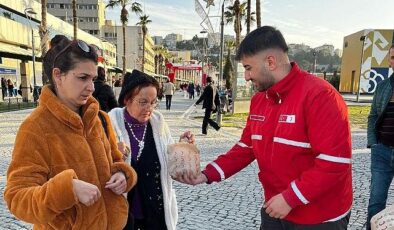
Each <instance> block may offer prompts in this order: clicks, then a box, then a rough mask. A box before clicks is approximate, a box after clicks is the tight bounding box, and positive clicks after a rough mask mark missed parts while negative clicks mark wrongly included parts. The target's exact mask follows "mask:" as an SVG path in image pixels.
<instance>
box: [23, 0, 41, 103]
mask: <svg viewBox="0 0 394 230" xmlns="http://www.w3.org/2000/svg"><path fill="white" fill-rule="evenodd" d="M32 14H33V15H35V14H37V13H36V12H35V11H34V10H33V8H30V7H29V8H26V9H25V16H26V17H27V19H29V20H28V21H29V25H30V29H31V46H32V48H31V49H32V59H33V86H34V87H33V99H34V101H37V99H38V93H37V82H36V53H35V47H34V30H33V26H32V24H31V21H32V18H31V16H30V15H32Z"/></svg>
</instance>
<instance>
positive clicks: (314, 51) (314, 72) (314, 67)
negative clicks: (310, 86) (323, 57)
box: [312, 50, 317, 75]
mask: <svg viewBox="0 0 394 230" xmlns="http://www.w3.org/2000/svg"><path fill="white" fill-rule="evenodd" d="M312 54H313V57H314V58H315V60H314V63H313V74H315V75H316V56H317V53H316V50H313V53H312Z"/></svg>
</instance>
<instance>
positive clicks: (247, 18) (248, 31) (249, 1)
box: [246, 0, 252, 34]
mask: <svg viewBox="0 0 394 230" xmlns="http://www.w3.org/2000/svg"><path fill="white" fill-rule="evenodd" d="M251 6H252V0H248V5H247V7H246V8H247V15H246V33H247V34H248V33H250V23H251V20H250V17H251V15H250V13H251V12H250V10H251Z"/></svg>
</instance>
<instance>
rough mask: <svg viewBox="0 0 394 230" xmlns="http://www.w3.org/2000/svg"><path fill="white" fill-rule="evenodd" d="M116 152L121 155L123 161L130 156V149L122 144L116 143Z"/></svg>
mask: <svg viewBox="0 0 394 230" xmlns="http://www.w3.org/2000/svg"><path fill="white" fill-rule="evenodd" d="M118 150H119V151H120V152H121V153H122V155H123V160H124V161H125V160H126V159H127V157H128V156H129V155H130V152H131V151H130V148H129V146H127V145H126V144H125V143H124V142H118Z"/></svg>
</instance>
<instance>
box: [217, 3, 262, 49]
mask: <svg viewBox="0 0 394 230" xmlns="http://www.w3.org/2000/svg"><path fill="white" fill-rule="evenodd" d="M246 8H247V5H246V2H244V3H242V4H240V2H239V0H235V1H234V4H233V5H232V6H228V7H227V11H226V12H224V17H225V18H226V23H227V24H229V23H234V32H235V46H236V47H238V46H239V43H240V40H241V31H242V25H241V21H242V20H245V24H247V23H248V21H249V22H250V23H251V22H253V21H255V18H254V17H253V15H254V14H255V12H251V16H250V20H248V19H247V18H245V17H246V10H247V9H246Z"/></svg>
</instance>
